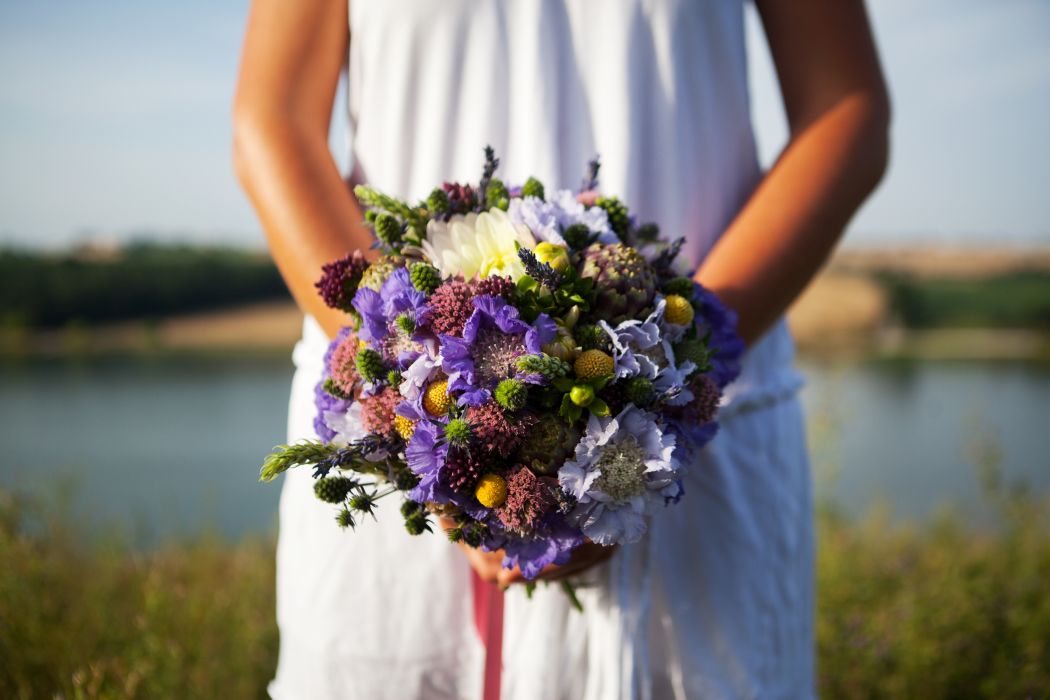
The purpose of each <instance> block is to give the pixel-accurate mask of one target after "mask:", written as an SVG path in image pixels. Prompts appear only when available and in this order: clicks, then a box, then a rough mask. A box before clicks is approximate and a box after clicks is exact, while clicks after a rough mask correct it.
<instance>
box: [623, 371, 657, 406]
mask: <svg viewBox="0 0 1050 700" xmlns="http://www.w3.org/2000/svg"><path fill="white" fill-rule="evenodd" d="M623 393H624V396H625V397H626V398H627V400H628V401H630V402H631V403H633V404H634V405H635V406H646V405H647V404H648V403H649V402H650V401H651V400H652V398H653V383H652V382H651V381H650V380H648V379H646V378H645V377H631V378H630V379H628V380H627V381H626V382H624V392H623Z"/></svg>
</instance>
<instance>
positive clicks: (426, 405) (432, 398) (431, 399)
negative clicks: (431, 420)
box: [423, 379, 452, 418]
mask: <svg viewBox="0 0 1050 700" xmlns="http://www.w3.org/2000/svg"><path fill="white" fill-rule="evenodd" d="M451 403H452V399H451V397H449V395H448V380H447V379H439V380H438V381H436V382H434V383H432V384H431V385H430V386H428V387H427V389H426V391H425V392H423V410H424V411H426V412H427V413H429V414H430V415H432V416H434V417H435V418H437V417H440V416H443V415H445V414H446V413H448V407H449V405H450V404H451Z"/></svg>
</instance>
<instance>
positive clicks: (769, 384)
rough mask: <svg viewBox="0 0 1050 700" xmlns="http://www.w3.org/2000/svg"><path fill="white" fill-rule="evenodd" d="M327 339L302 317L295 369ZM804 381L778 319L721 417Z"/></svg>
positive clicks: (305, 368) (750, 354)
mask: <svg viewBox="0 0 1050 700" xmlns="http://www.w3.org/2000/svg"><path fill="white" fill-rule="evenodd" d="M328 343H329V339H328V336H327V335H325V332H324V331H323V330H321V326H320V325H318V323H317V321H316V320H314V318H313V317H312V316H306V317H305V318H304V319H303V335H302V338H301V339H300V340H299V342H298V343H296V345H295V349H294V350H293V351H292V362H293V363H294V364H295V368H296V371H297V372H303V373H309V374H311V375H316V376H317V377H318V378H320V376H321V374H322V372H323V370H324V354H325V351H326V350H327V349H328ZM804 383H805V381H804V379H803V377H802V374H801V373H800V372H799V371H798V370H796V369H795V345H794V342H793V341H792V339H791V332H790V331H789V330H788V327H787V323H786V322H785V321H784V319H780V320H779V321H777V323H776V324H774V326H773V327H772V328H771V329H770V330H769V331H768V332H767V333H766V334H765V335H764V336H762V338H761V339H760V340H759V341H758V342H757V343H755V344H754V345H753V346H751V347H750V348H749V349H748V350H747V352H746V353H745V354H744V357H743V360H742V362H741V372H740V376H739V377H738V378H737V380H736V381H734V382H733V383H732V384H730V385H729V386H728V387H726V392H725V396H724V397H723V398H722V414H721V415H722V416H723V417H728V416H731V415H733V414H734V413H739V412H742V411H748V410H754V409H756V408H761V407H763V406H769V405H772V404H775V403H777V402H779V401H784V400H786V399H789V398H792V397H793V396H795V395H796V394H797V393H798V391H799V389H801V388H802V386H803V384H804Z"/></svg>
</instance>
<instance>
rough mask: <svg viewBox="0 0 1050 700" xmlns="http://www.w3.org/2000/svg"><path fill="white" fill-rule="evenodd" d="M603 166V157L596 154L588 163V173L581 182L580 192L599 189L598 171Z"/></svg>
mask: <svg viewBox="0 0 1050 700" xmlns="http://www.w3.org/2000/svg"><path fill="white" fill-rule="evenodd" d="M601 167H602V163H601V159H600V158H599V157H598V156H594V160H591V161H590V162H588V163H587V175H586V176H585V177H584V178H583V183H581V184H580V192H586V191H588V190H596V189H598V171H599V170H600V169H601Z"/></svg>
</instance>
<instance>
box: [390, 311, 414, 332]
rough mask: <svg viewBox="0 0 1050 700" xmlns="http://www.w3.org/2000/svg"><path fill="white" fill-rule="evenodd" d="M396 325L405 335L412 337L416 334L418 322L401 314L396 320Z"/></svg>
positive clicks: (407, 315)
mask: <svg viewBox="0 0 1050 700" xmlns="http://www.w3.org/2000/svg"><path fill="white" fill-rule="evenodd" d="M394 323H395V324H397V329H398V330H399V331H401V332H402V333H404V334H405V335H412V334H413V333H415V332H416V320H415V319H414V318H412V317H411V316H410V315H409V314H401V315H400V316H398V317H397V318H396V319H394Z"/></svg>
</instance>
